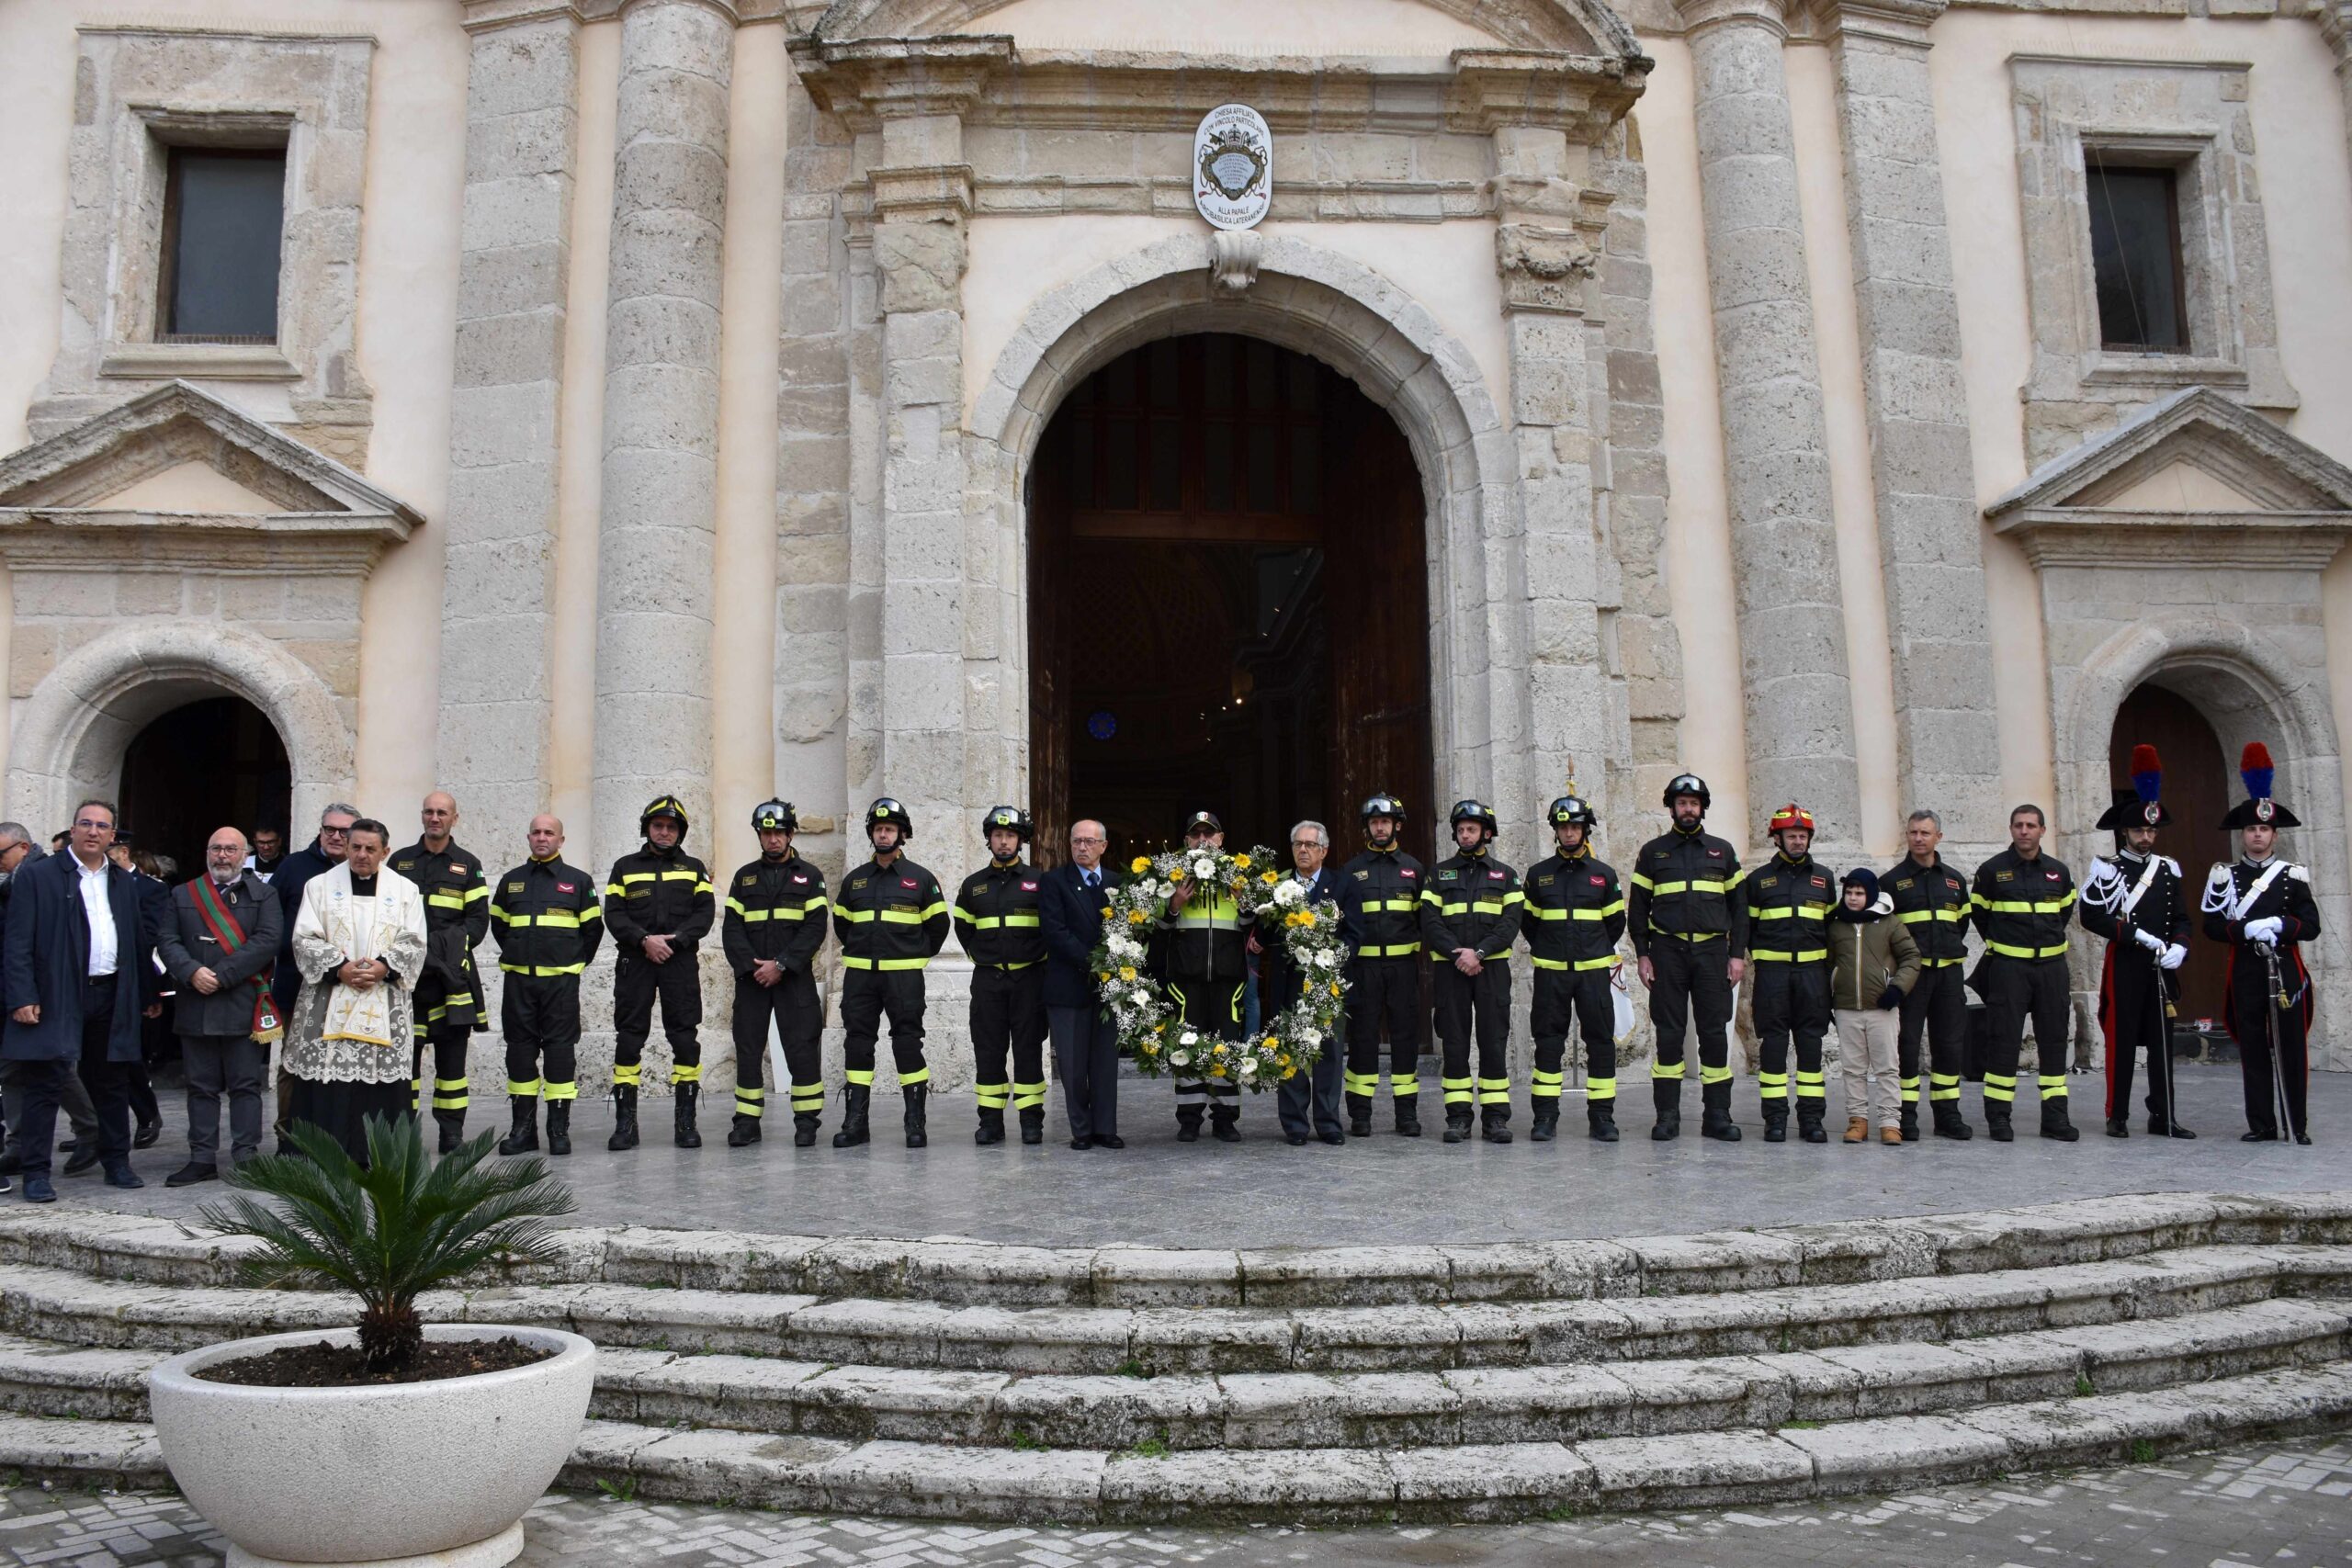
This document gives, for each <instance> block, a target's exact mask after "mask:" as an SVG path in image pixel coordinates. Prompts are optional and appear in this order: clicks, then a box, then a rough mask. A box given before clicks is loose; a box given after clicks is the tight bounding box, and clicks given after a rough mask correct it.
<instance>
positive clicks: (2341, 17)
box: [2312, 0, 2352, 145]
mask: <svg viewBox="0 0 2352 1568" xmlns="http://www.w3.org/2000/svg"><path fill="white" fill-rule="evenodd" d="M2312 14H2313V16H2315V17H2317V18H2318V20H2319V30H2320V36H2321V37H2323V38H2324V39H2327V48H2328V52H2329V53H2331V54H2333V55H2335V85H2336V86H2337V87H2338V88H2339V89H2341V91H2342V93H2343V96H2344V134H2345V141H2346V144H2347V145H2352V0H2321V3H2320V4H2319V5H2317V6H2313V7H2312Z"/></svg>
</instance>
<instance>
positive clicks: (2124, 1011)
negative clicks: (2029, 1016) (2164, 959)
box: [2098, 942, 2173, 1129]
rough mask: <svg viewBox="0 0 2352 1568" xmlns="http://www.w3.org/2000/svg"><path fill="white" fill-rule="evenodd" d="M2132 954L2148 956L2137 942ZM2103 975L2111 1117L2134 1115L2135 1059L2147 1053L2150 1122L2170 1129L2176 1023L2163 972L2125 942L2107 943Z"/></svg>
mask: <svg viewBox="0 0 2352 1568" xmlns="http://www.w3.org/2000/svg"><path fill="white" fill-rule="evenodd" d="M2133 946H2134V952H2136V953H2144V952H2145V950H2144V949H2140V948H2138V947H2137V944H2133ZM2104 969H2105V973H2104V974H2102V975H2101V976H2100V985H2099V998H2098V1023H2099V1032H2100V1033H2101V1034H2103V1035H2105V1036H2106V1038H2107V1118H2108V1120H2109V1121H2110V1122H2113V1121H2118V1120H2125V1121H2128V1120H2130V1118H2131V1069H2132V1066H2133V1061H2132V1059H2133V1057H2135V1056H2136V1055H2138V1054H2139V1052H2140V1050H2141V1048H2142V1047H2143V1046H2145V1047H2146V1048H2147V1052H2148V1120H2149V1121H2150V1122H2152V1123H2153V1124H2154V1125H2156V1126H2160V1127H2164V1128H2166V1129H2169V1128H2170V1127H2171V1125H2172V1111H2173V1105H2172V1020H2171V1019H2170V1018H2168V1017H2167V1016H2165V991H2164V971H2163V970H2161V969H2159V968H2157V967H2156V965H2155V963H2154V957H2153V955H2150V956H2148V957H2146V958H2144V959H2143V958H2140V957H2135V956H2134V955H2133V953H2126V952H2123V951H2121V944H2119V943H2116V942H2109V943H2108V944H2107V959H2106V963H2105V965H2104Z"/></svg>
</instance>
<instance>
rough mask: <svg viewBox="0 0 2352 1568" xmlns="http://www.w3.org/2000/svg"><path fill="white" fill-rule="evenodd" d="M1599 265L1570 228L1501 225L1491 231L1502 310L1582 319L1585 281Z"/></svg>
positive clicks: (1521, 224)
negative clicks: (1500, 279)
mask: <svg viewBox="0 0 2352 1568" xmlns="http://www.w3.org/2000/svg"><path fill="white" fill-rule="evenodd" d="M1599 265H1600V256H1599V255H1598V254H1595V252H1594V251H1593V248H1592V246H1591V245H1590V244H1589V243H1587V241H1586V238H1585V236H1584V235H1583V234H1581V233H1579V232H1578V231H1577V230H1576V229H1574V228H1561V227H1555V226H1554V225H1550V224H1539V223H1505V224H1502V225H1500V226H1499V227H1498V228H1497V229H1496V230H1495V268H1496V270H1497V271H1498V272H1499V273H1501V274H1502V279H1503V309H1504V310H1506V311H1511V310H1538V311H1543V312H1545V313H1548V314H1552V315H1565V316H1573V315H1581V314H1582V313H1583V311H1584V286H1585V280H1586V279H1587V278H1589V277H1590V276H1592V275H1593V273H1594V271H1595V270H1596V269H1597V268H1598V267H1599Z"/></svg>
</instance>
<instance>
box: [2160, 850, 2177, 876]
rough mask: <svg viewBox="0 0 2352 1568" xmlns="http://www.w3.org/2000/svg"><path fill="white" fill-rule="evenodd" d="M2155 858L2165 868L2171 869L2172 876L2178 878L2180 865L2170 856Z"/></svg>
mask: <svg viewBox="0 0 2352 1568" xmlns="http://www.w3.org/2000/svg"><path fill="white" fill-rule="evenodd" d="M2157 858H2158V859H2160V860H2162V861H2163V862H2164V863H2165V865H2166V866H2168V867H2170V868H2171V871H2172V874H2174V875H2175V876H2178V875H2179V874H2180V863H2179V862H2178V861H2177V860H2175V859H2173V858H2172V856H2170V855H2161V856H2158V857H2157Z"/></svg>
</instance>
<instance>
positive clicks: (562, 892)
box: [490, 855, 605, 987]
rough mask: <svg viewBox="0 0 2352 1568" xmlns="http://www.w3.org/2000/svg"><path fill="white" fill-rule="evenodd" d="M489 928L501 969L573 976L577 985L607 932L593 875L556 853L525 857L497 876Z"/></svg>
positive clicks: (548, 977) (541, 977)
mask: <svg viewBox="0 0 2352 1568" xmlns="http://www.w3.org/2000/svg"><path fill="white" fill-rule="evenodd" d="M490 929H491V931H492V933H494V934H495V935H496V936H497V938H498V968H499V972H500V973H501V974H505V975H522V976H528V977H530V978H531V979H534V980H552V979H559V978H569V979H570V980H571V984H572V985H573V986H575V987H576V986H578V985H579V984H580V976H581V973H582V971H583V970H585V969H586V968H587V967H588V964H589V961H590V960H591V959H593V958H594V957H595V956H596V944H597V943H598V942H602V941H603V940H604V936H605V914H604V909H603V907H602V906H601V905H599V904H598V903H597V902H596V881H595V878H594V877H592V876H590V875H589V874H587V873H586V872H584V871H582V870H581V869H580V868H579V867H578V866H576V865H567V864H565V863H563V862H562V861H560V860H558V859H556V858H555V857H554V856H552V855H550V856H548V858H547V859H546V860H526V861H525V862H524V863H522V864H521V865H518V866H516V867H515V869H514V870H512V871H510V872H508V873H507V874H505V875H503V876H502V877H500V878H499V879H498V886H497V889H496V891H494V892H492V894H491V896H490Z"/></svg>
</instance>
